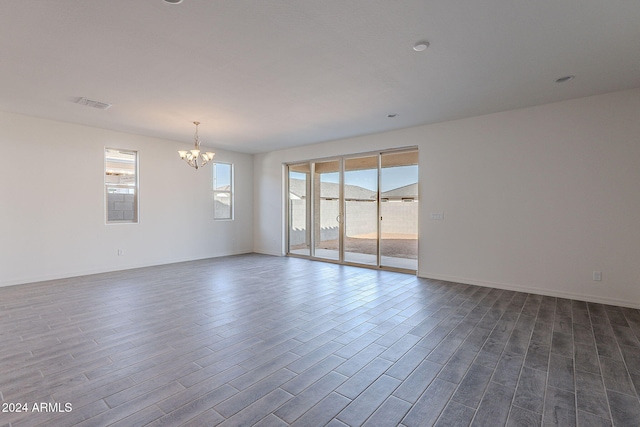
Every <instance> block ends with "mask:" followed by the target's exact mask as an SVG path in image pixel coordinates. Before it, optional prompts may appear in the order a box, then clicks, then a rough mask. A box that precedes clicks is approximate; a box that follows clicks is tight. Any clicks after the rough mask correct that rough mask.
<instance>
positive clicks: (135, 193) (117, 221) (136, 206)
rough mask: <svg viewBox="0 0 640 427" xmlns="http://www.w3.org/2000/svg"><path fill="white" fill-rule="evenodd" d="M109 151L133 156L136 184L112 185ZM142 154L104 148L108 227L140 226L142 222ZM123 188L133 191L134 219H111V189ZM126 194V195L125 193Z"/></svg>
mask: <svg viewBox="0 0 640 427" xmlns="http://www.w3.org/2000/svg"><path fill="white" fill-rule="evenodd" d="M109 151H118V152H121V153H127V154H133V155H134V156H135V158H134V166H133V168H134V177H135V179H134V183H133V185H127V184H114V183H110V182H108V180H107V176H108V170H107V161H108V152H109ZM139 166H140V153H139V151H138V150H132V149H127V148H115V147H104V169H103V175H102V176H103V179H104V190H103V191H104V203H105V205H104V216H105V217H104V221H105V224H106V225H114V224H138V223H139V222H140V200H139V199H140V197H139V194H140V171H139ZM110 188H111V189H114V188H121V189H133V218H131V219H124V218H123V219H109V193H110V192H109V189H110ZM124 194H126V193H124Z"/></svg>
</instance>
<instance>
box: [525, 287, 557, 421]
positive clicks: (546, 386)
mask: <svg viewBox="0 0 640 427" xmlns="http://www.w3.org/2000/svg"><path fill="white" fill-rule="evenodd" d="M555 301H556V299H555V298H554V306H553V318H552V322H551V325H552V326H551V337H550V338H551V341H550V342H549V354H547V372H546V375H545V378H544V393H543V394H542V418H543V419H544V414H545V411H546V410H547V390H548V389H549V387H550V386H549V374H550V371H551V369H549V366H550V365H551V346H552V345H553V323H554V322H555V317H556V304H555ZM540 309H542V301H540ZM540 309H538V314H537V315H536V323H537V322H538V317H539V315H540ZM534 330H535V327H534ZM532 334H533V332H532ZM532 336H533V335H532ZM527 352H528V349H527ZM525 360H526V356H525Z"/></svg>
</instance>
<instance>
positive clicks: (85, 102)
mask: <svg viewBox="0 0 640 427" xmlns="http://www.w3.org/2000/svg"><path fill="white" fill-rule="evenodd" d="M76 104H80V105H86V106H87V107H92V108H97V109H98V110H106V109H107V108H109V107H111V104H107V103H106V102H100V101H93V100H91V99H88V98H80V99H78V100H77V101H76Z"/></svg>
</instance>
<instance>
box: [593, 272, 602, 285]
mask: <svg viewBox="0 0 640 427" xmlns="http://www.w3.org/2000/svg"><path fill="white" fill-rule="evenodd" d="M593 280H594V281H596V282H602V271H594V272H593Z"/></svg>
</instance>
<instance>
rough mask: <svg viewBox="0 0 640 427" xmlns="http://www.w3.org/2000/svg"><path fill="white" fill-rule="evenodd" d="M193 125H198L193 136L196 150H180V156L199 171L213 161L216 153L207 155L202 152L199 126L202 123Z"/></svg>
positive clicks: (209, 152) (208, 152) (207, 153)
mask: <svg viewBox="0 0 640 427" xmlns="http://www.w3.org/2000/svg"><path fill="white" fill-rule="evenodd" d="M193 124H194V125H196V133H195V135H194V136H193V144H194V145H195V148H194V149H193V150H189V151H186V150H178V154H179V155H180V158H181V159H182V160H184V161H185V162H187V163H189V166H191V167H193V168H195V169H196V170H197V169H198V168H201V167H203V166H204V165H206V164H207V163H209V162H210V161H211V160H213V156H215V153H213V152H211V151H207V152H206V153H201V152H200V137H199V136H198V125H199V124H200V122H193Z"/></svg>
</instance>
